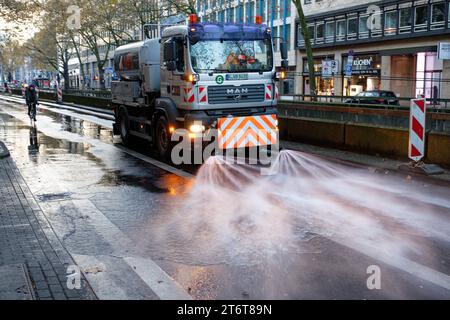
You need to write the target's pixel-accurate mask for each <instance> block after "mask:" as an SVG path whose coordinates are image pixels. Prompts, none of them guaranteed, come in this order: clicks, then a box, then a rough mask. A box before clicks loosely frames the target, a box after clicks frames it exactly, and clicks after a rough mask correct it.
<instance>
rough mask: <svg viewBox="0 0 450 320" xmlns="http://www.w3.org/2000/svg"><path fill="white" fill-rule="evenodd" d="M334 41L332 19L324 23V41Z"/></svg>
mask: <svg viewBox="0 0 450 320" xmlns="http://www.w3.org/2000/svg"><path fill="white" fill-rule="evenodd" d="M333 41H334V21H329V22H327V23H326V24H325V42H333Z"/></svg>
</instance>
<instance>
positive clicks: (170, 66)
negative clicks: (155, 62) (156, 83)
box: [166, 60, 177, 71]
mask: <svg viewBox="0 0 450 320" xmlns="http://www.w3.org/2000/svg"><path fill="white" fill-rule="evenodd" d="M166 68H167V71H175V70H176V69H177V63H176V61H173V60H172V61H167V62H166Z"/></svg>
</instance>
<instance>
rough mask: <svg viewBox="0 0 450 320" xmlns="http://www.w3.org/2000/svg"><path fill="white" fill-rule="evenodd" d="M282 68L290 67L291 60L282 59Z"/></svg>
mask: <svg viewBox="0 0 450 320" xmlns="http://www.w3.org/2000/svg"><path fill="white" fill-rule="evenodd" d="M281 68H282V69H284V70H287V69H289V60H281Z"/></svg>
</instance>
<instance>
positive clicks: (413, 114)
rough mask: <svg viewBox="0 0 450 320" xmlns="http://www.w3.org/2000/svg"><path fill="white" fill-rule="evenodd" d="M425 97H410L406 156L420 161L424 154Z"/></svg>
mask: <svg viewBox="0 0 450 320" xmlns="http://www.w3.org/2000/svg"><path fill="white" fill-rule="evenodd" d="M425 116H426V99H411V111H410V117H409V118H410V119H409V144H408V156H409V158H410V159H411V160H414V161H416V162H417V161H420V160H421V159H422V158H423V157H424V154H425V120H426V117H425Z"/></svg>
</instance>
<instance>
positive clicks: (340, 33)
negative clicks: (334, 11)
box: [336, 20, 346, 41]
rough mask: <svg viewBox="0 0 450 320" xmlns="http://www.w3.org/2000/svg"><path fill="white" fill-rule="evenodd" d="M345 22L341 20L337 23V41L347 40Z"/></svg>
mask: <svg viewBox="0 0 450 320" xmlns="http://www.w3.org/2000/svg"><path fill="white" fill-rule="evenodd" d="M345 22H346V21H345V20H339V21H338V22H337V33H336V41H344V40H345Z"/></svg>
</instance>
